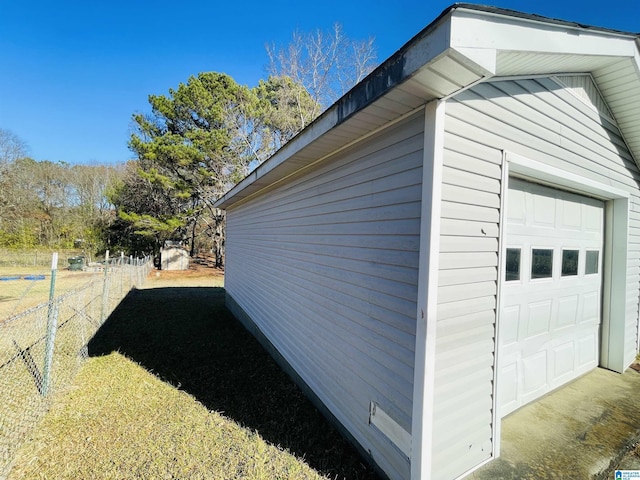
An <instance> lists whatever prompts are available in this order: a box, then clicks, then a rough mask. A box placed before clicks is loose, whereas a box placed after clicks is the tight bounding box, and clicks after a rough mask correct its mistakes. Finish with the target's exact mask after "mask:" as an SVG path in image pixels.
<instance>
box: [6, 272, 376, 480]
mask: <svg viewBox="0 0 640 480" xmlns="http://www.w3.org/2000/svg"><path fill="white" fill-rule="evenodd" d="M223 278H224V277H223V272H221V271H218V270H212V269H203V268H200V267H194V268H192V269H190V270H189V271H187V272H162V271H152V272H151V274H150V275H149V278H148V281H147V284H146V286H145V288H144V289H142V290H139V291H135V292H134V293H133V294H131V295H130V296H128V297H127V298H126V299H125V301H124V302H123V303H122V304H120V306H119V307H118V308H117V309H116V311H114V313H113V314H112V316H111V317H110V318H109V319H108V320H107V322H106V323H105V324H104V325H103V326H102V328H101V329H100V330H99V331H98V333H97V334H96V336H95V337H94V339H93V340H92V341H91V342H90V344H89V354H90V356H91V358H89V360H88V361H87V363H85V365H84V366H83V367H82V369H81V372H80V374H79V375H78V376H77V377H76V381H75V383H74V385H75V386H74V387H73V388H72V389H70V390H69V391H68V392H66V394H64V395H63V396H61V397H60V398H58V399H57V400H56V402H55V403H54V405H53V407H52V409H51V411H50V412H49V414H48V415H47V416H46V417H45V420H44V422H43V423H42V424H41V426H40V428H38V429H37V430H36V431H35V433H34V435H32V439H31V441H29V442H27V443H26V444H25V445H24V446H23V448H22V449H21V451H20V453H19V455H18V457H17V459H16V461H15V463H14V468H13V470H12V472H11V474H10V476H9V478H10V479H27V480H28V479H45V478H46V479H79V478H82V479H84V478H91V479H112V478H117V479H147V478H148V479H152V478H153V479H156V478H158V479H163V478H167V479H171V478H181V479H187V478H189V479H205V478H206V479H220V480H223V479H224V480H230V479H255V480H267V479H322V478H325V479H326V478H330V479H349V480H375V479H377V477H376V475H375V474H374V472H373V471H372V469H371V468H369V467H367V466H366V465H365V464H364V462H363V460H362V458H361V457H360V456H359V455H358V454H357V452H356V451H355V449H353V447H351V446H350V445H349V444H348V443H347V442H346V441H345V440H344V438H342V437H341V436H340V435H339V434H338V432H337V431H336V430H335V429H334V428H333V427H332V426H331V425H330V424H328V422H327V421H326V420H325V419H324V418H323V417H322V415H321V414H320V413H319V412H318V411H317V409H316V408H315V407H314V406H313V405H312V404H311V403H310V402H309V401H308V399H307V398H306V397H305V396H304V394H303V393H302V392H301V391H300V389H298V388H297V386H295V385H294V384H293V382H292V381H291V380H290V379H289V377H287V375H286V374H284V372H283V371H282V370H281V369H280V368H279V367H278V366H277V364H276V363H275V362H274V361H273V359H272V358H271V357H270V356H269V355H268V353H267V352H266V351H265V350H264V349H262V347H261V346H260V345H259V344H258V342H257V341H256V340H255V339H254V338H253V337H252V336H251V335H250V334H249V333H248V332H247V331H246V330H245V329H244V328H243V327H242V325H241V324H240V323H239V322H238V321H237V320H236V319H235V318H234V317H233V316H232V315H231V314H230V312H229V311H228V310H227V309H226V308H225V307H224V289H223V288H220V286H221V285H222V284H223ZM189 287H191V288H189Z"/></svg>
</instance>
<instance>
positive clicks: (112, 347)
mask: <svg viewBox="0 0 640 480" xmlns="http://www.w3.org/2000/svg"><path fill="white" fill-rule="evenodd" d="M114 351H117V352H120V353H122V354H123V355H126V356H127V357H129V358H131V359H132V360H134V361H135V362H137V363H139V364H141V365H142V366H144V367H145V368H146V369H147V370H149V371H151V372H153V373H154V374H155V375H156V376H158V377H159V378H161V379H162V380H164V381H166V382H168V383H170V384H172V385H174V386H176V387H178V388H180V389H181V390H184V391H185V392H187V393H189V394H191V395H193V396H194V397H195V398H196V399H197V400H198V401H200V402H201V403H202V404H203V405H205V406H206V407H207V408H208V409H210V410H216V411H218V412H220V413H222V414H224V415H225V416H227V417H229V418H231V419H233V420H235V421H237V422H238V423H240V424H241V425H243V426H245V427H247V428H249V429H252V430H256V431H258V432H259V433H260V435H261V436H262V437H263V438H264V439H265V440H267V441H268V442H270V443H272V444H274V445H279V446H281V447H283V448H286V449H288V450H289V451H290V452H292V453H293V454H295V455H296V456H298V457H304V458H305V459H306V461H307V463H308V464H309V465H310V466H311V467H313V468H314V469H316V470H317V471H319V472H320V473H322V474H324V475H327V476H328V477H330V478H345V479H367V480H372V479H377V478H378V477H376V476H375V474H374V473H373V470H372V469H371V468H370V467H368V466H365V465H364V462H363V461H362V459H361V458H360V456H359V455H358V453H357V451H356V450H355V449H354V448H353V447H352V446H351V445H350V444H349V443H348V442H347V441H346V440H344V439H343V437H342V436H341V435H340V434H339V433H338V432H337V431H336V430H335V429H334V428H333V427H332V426H331V425H330V424H329V423H328V422H327V421H326V420H325V419H324V417H323V416H322V415H321V414H320V413H319V412H318V410H317V409H316V408H315V407H314V406H313V405H312V404H311V403H310V402H309V401H308V400H307V398H306V397H305V396H304V394H303V393H302V392H301V390H300V389H298V387H297V386H296V385H295V384H294V383H293V382H292V381H291V380H290V379H289V377H288V376H287V375H286V374H285V373H284V372H283V371H282V370H281V369H280V367H279V366H278V365H277V364H276V363H275V361H274V360H273V359H272V358H271V357H270V356H269V354H268V353H267V352H266V351H265V350H264V349H263V348H262V347H261V346H260V344H259V343H258V342H257V341H256V340H255V339H254V338H253V336H251V334H249V333H248V332H247V331H246V330H245V329H244V327H243V326H242V324H240V322H238V321H237V320H236V319H235V318H234V317H233V315H232V314H231V313H230V312H229V311H228V310H227V309H226V308H225V307H224V289H223V288H215V287H188V288H187V287H183V288H154V289H147V290H137V291H133V292H132V293H131V294H130V295H129V296H127V298H125V299H124V301H123V302H122V303H121V304H120V306H119V307H118V308H117V309H116V310H115V311H114V312H113V314H112V315H111V317H110V318H109V319H108V320H107V321H106V322H105V324H104V325H103V326H102V327H101V328H100V330H99V331H98V332H97V334H96V335H95V337H94V338H93V339H92V340H91V342H90V343H89V355H90V356H100V355H107V354H109V353H111V352H114Z"/></svg>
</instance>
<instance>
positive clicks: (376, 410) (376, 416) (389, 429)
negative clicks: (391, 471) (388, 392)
mask: <svg viewBox="0 0 640 480" xmlns="http://www.w3.org/2000/svg"><path fill="white" fill-rule="evenodd" d="M369 423H370V424H371V425H373V426H374V427H376V428H377V429H378V430H380V431H381V432H382V433H384V434H385V435H386V436H387V438H389V440H391V441H392V442H393V444H394V445H395V446H396V447H398V449H400V451H401V452H402V453H404V454H405V455H406V456H407V458H411V434H410V433H409V432H407V431H406V430H405V429H404V428H402V427H401V426H400V425H398V424H397V423H396V421H395V420H394V419H393V418H391V417H390V416H389V415H388V414H387V413H386V412H385V411H384V410H382V409H381V408H380V405H378V404H377V403H375V402H371V404H370V405H369Z"/></svg>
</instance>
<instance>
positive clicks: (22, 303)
mask: <svg viewBox="0 0 640 480" xmlns="http://www.w3.org/2000/svg"><path fill="white" fill-rule="evenodd" d="M15 275H19V276H20V277H24V276H25V275H44V276H45V278H44V280H23V279H21V280H10V281H0V321H2V320H3V319H5V318H7V317H9V316H12V315H15V314H18V313H20V312H22V311H24V310H27V309H29V308H31V307H35V306H36V305H39V304H41V303H45V302H47V301H48V300H49V289H50V286H51V271H47V270H46V269H43V267H0V277H4V276H15ZM96 275H100V273H85V272H73V271H70V270H58V272H57V274H56V285H55V295H56V296H59V295H63V294H65V293H67V292H70V291H71V290H75V289H77V288H80V287H81V286H83V285H86V284H87V283H88V282H91V281H92V280H94V279H95V276H96Z"/></svg>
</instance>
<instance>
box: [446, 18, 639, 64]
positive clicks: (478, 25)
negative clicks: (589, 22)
mask: <svg viewBox="0 0 640 480" xmlns="http://www.w3.org/2000/svg"><path fill="white" fill-rule="evenodd" d="M633 40H634V39H633V36H632V35H624V34H622V33H614V32H607V31H599V30H590V29H585V28H579V27H570V26H567V25H558V24H554V23H545V22H543V21H535V20H530V19H524V18H519V17H510V16H505V15H496V14H491V13H487V12H479V11H474V10H465V9H463V8H461V9H457V10H455V11H454V13H453V15H452V18H451V46H452V47H453V48H456V49H464V48H469V49H475V48H478V49H495V50H498V51H513V52H537V53H549V54H567V55H570V54H573V55H598V56H599V55H606V56H621V57H632V56H633V55H634V53H635V52H634V45H633V43H634V42H633Z"/></svg>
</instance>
